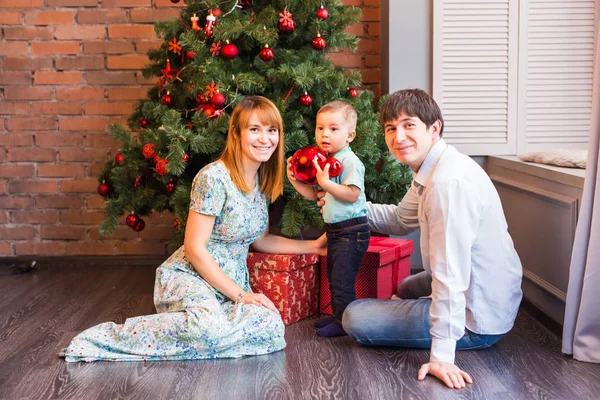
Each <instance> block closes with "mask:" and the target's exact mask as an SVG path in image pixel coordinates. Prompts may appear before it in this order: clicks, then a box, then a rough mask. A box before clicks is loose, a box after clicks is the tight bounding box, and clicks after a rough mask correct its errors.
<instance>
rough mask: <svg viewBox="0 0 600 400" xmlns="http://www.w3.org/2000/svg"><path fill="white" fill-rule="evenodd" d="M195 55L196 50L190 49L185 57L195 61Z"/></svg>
mask: <svg viewBox="0 0 600 400" xmlns="http://www.w3.org/2000/svg"><path fill="white" fill-rule="evenodd" d="M195 57H196V52H195V51H188V52H187V53H185V58H187V59H188V60H190V61H194V58H195Z"/></svg>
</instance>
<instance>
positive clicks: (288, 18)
mask: <svg viewBox="0 0 600 400" xmlns="http://www.w3.org/2000/svg"><path fill="white" fill-rule="evenodd" d="M295 30H296V21H294V19H293V18H292V13H290V12H288V10H287V7H286V8H284V9H283V12H280V13H279V31H280V32H287V33H290V32H294V31H295Z"/></svg>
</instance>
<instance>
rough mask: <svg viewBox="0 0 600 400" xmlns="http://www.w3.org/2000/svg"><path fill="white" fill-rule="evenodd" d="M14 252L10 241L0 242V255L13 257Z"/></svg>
mask: <svg viewBox="0 0 600 400" xmlns="http://www.w3.org/2000/svg"><path fill="white" fill-rule="evenodd" d="M1 219H2V218H0V222H2V221H1ZM14 255H15V254H14V253H13V248H12V243H10V242H0V256H7V257H13V256H14Z"/></svg>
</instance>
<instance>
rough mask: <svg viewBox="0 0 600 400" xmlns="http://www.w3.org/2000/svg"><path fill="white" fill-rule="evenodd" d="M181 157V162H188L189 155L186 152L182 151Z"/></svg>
mask: <svg viewBox="0 0 600 400" xmlns="http://www.w3.org/2000/svg"><path fill="white" fill-rule="evenodd" d="M181 158H182V159H183V162H184V163H186V164H187V163H189V162H190V156H189V155H188V153H183V155H182V156H181Z"/></svg>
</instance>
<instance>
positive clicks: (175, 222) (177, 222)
mask: <svg viewBox="0 0 600 400" xmlns="http://www.w3.org/2000/svg"><path fill="white" fill-rule="evenodd" d="M180 224H181V222H179V218H175V220H174V221H173V228H175V229H177V228H178V227H179V225H180Z"/></svg>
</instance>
